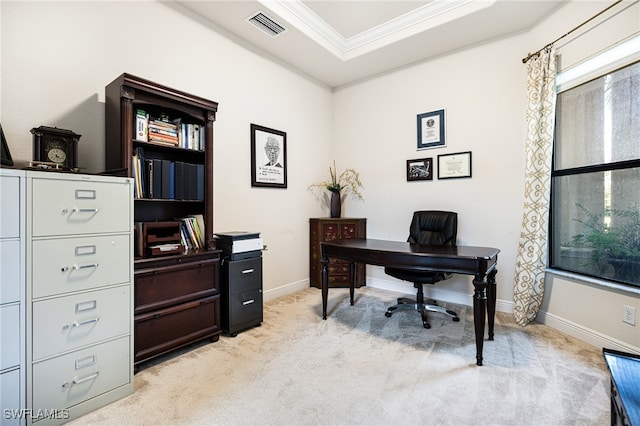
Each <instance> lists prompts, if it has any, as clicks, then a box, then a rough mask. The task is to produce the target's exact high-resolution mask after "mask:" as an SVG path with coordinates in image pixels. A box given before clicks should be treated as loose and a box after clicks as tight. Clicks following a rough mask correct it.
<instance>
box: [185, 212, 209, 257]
mask: <svg viewBox="0 0 640 426" xmlns="http://www.w3.org/2000/svg"><path fill="white" fill-rule="evenodd" d="M196 216H202V215H193V216H187V217H184V218H182V219H181V220H180V232H181V234H180V239H181V241H182V242H183V244H184V245H185V247H187V248H188V249H190V250H193V249H195V250H197V249H202V248H204V247H205V241H204V220H199V219H198V218H197V217H196ZM200 223H202V225H201V224H200Z"/></svg>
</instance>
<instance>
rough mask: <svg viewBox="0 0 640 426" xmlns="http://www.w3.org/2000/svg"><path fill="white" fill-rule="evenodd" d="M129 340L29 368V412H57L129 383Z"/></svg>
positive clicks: (127, 338)
mask: <svg viewBox="0 0 640 426" xmlns="http://www.w3.org/2000/svg"><path fill="white" fill-rule="evenodd" d="M130 376H131V363H130V357H129V337H128V336H127V337H123V338H120V339H117V340H113V341H110V342H106V343H103V344H101V345H96V346H92V347H90V348H86V349H82V350H79V351H76V352H72V353H70V354H66V355H64V356H60V357H57V358H53V359H50V360H47V361H43V362H39V363H36V364H34V365H33V409H34V411H37V410H45V409H48V410H51V409H53V408H55V409H58V410H61V409H65V408H69V407H71V406H73V405H75V404H78V403H80V402H84V401H86V400H89V399H91V398H93V397H95V396H97V395H100V394H103V393H105V392H107V391H110V390H112V389H114V388H117V387H119V386H123V385H126V384H127V383H129V381H130V380H131V378H130Z"/></svg>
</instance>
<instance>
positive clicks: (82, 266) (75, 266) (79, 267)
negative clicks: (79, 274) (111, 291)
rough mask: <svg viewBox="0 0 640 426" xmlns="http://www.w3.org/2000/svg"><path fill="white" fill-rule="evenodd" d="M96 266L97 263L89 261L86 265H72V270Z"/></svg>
mask: <svg viewBox="0 0 640 426" xmlns="http://www.w3.org/2000/svg"><path fill="white" fill-rule="evenodd" d="M97 267H98V264H97V263H90V264H88V265H80V266H78V265H73V270H74V271H77V270H79V269H89V268H97Z"/></svg>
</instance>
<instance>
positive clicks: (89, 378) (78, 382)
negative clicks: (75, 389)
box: [62, 371, 100, 389]
mask: <svg viewBox="0 0 640 426" xmlns="http://www.w3.org/2000/svg"><path fill="white" fill-rule="evenodd" d="M99 375H100V372H99V371H96V372H95V373H93V374H89V375H88V376H85V377H83V378H81V379H73V380H72V382H71V383H69V382H66V383H63V384H62V388H63V389H66V388H68V387H69V386H71V384H74V385H79V384H82V383H84V382H87V381H89V380H93V379H95V378H96V377H98V376H99Z"/></svg>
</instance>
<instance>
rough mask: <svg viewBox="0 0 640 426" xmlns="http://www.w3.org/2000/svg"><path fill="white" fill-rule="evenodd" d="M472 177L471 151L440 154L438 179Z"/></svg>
mask: <svg viewBox="0 0 640 426" xmlns="http://www.w3.org/2000/svg"><path fill="white" fill-rule="evenodd" d="M470 177H471V151H466V152H456V153H455V154H442V155H438V179H456V178H470Z"/></svg>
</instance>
